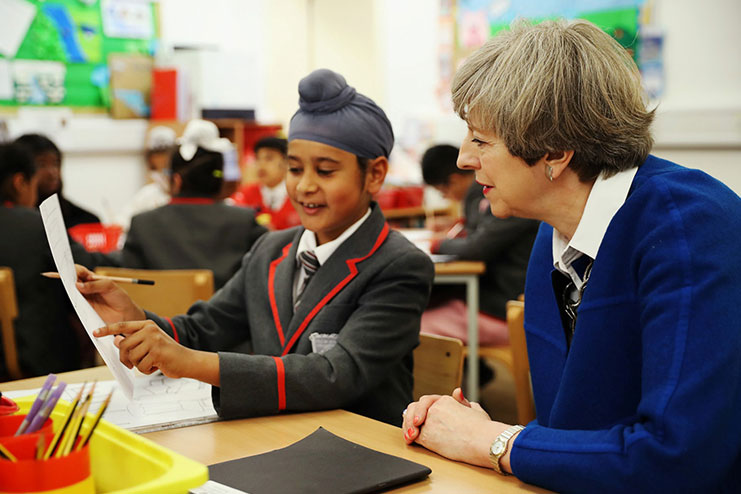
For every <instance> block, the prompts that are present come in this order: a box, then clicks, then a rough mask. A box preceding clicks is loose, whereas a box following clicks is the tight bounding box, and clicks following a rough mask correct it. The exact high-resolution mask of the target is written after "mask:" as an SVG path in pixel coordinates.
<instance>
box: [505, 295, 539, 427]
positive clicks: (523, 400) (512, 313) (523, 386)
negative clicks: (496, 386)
mask: <svg viewBox="0 0 741 494" xmlns="http://www.w3.org/2000/svg"><path fill="white" fill-rule="evenodd" d="M524 323H525V302H524V301H522V300H510V301H509V302H507V326H508V328H509V344H510V348H511V350H512V376H513V377H514V382H515V401H516V402H517V419H518V421H519V423H520V424H527V423H528V422H530V421H532V420H533V419H535V402H534V401H533V391H532V386H531V384H530V361H529V360H528V356H527V344H526V342H525V325H524Z"/></svg>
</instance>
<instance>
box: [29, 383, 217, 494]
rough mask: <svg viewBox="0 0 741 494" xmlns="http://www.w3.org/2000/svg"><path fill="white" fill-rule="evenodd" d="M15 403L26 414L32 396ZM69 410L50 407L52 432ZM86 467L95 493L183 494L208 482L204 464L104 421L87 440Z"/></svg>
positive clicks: (65, 406) (62, 404) (62, 406)
mask: <svg viewBox="0 0 741 494" xmlns="http://www.w3.org/2000/svg"><path fill="white" fill-rule="evenodd" d="M16 402H17V403H18V405H19V406H20V410H19V412H18V413H26V412H27V411H28V409H29V408H30V407H31V404H32V403H33V397H28V398H20V399H18V400H16ZM69 407H70V403H67V402H63V401H60V402H59V403H58V404H57V406H56V407H55V408H54V412H53V413H52V415H51V417H52V420H53V421H54V432H56V430H57V428H58V427H61V422H62V420H64V416H65V415H64V414H65V412H66V411H67V410H68V409H69ZM88 417H89V418H92V414H88ZM91 422H92V421H89V422H88V423H91ZM86 429H87V428H86V427H83V430H86ZM90 468H91V471H92V476H93V479H94V481H95V492H96V494H145V493H146V494H151V493H155V492H156V493H158V494H159V493H163V494H164V493H172V494H175V493H187V492H188V489H190V488H191V487H197V486H199V485H201V484H203V483H204V482H206V481H207V480H208V468H206V466H205V465H203V464H201V463H198V462H196V461H193V460H191V459H189V458H186V457H185V456H183V455H180V454H178V453H175V452H174V451H170V450H169V449H167V448H164V447H162V446H160V445H158V444H155V443H153V442H152V441H150V440H149V439H146V438H144V437H142V436H139V435H137V434H134V433H133V432H129V431H127V430H125V429H122V428H120V427H118V426H116V425H113V424H112V423H110V422H108V421H106V420H101V421H100V423H99V424H98V427H96V428H95V433H94V434H93V437H92V438H91V439H90Z"/></svg>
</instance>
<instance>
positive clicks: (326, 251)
mask: <svg viewBox="0 0 741 494" xmlns="http://www.w3.org/2000/svg"><path fill="white" fill-rule="evenodd" d="M370 214H371V209H370V208H368V211H366V212H365V214H364V215H363V217H362V218H360V219H359V220H358V221H356V222H355V223H353V224H352V225H350V226H349V227H348V228H347V230H345V231H344V232H342V234H341V235H340V236H339V237H337V238H336V239H334V240H332V241H330V242H327V243H326V244H323V245H319V246H317V245H316V235H315V234H314V232H312V231H311V230H304V233H302V234H301V239H300V240H299V242H298V249H297V250H296V260H297V261H298V256H299V255H300V254H301V253H302V252H303V251H305V250H313V251H314V254H316V258H317V260H318V261H319V265H320V266H321V265H322V264H324V263H325V262H326V261H327V259H329V256H331V255H332V254H333V253H334V251H335V250H337V247H339V246H340V245H342V242H344V241H345V240H347V239H348V238H349V237H350V235H352V234H353V233H355V232H356V231H357V229H358V228H360V225H362V224H363V222H365V220H367V219H368V217H369V216H370Z"/></svg>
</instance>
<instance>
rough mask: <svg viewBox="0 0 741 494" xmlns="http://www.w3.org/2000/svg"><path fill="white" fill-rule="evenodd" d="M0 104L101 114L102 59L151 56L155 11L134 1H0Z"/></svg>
mask: <svg viewBox="0 0 741 494" xmlns="http://www.w3.org/2000/svg"><path fill="white" fill-rule="evenodd" d="M0 12H1V13H2V14H4V15H3V17H5V18H6V21H2V20H0V30H3V28H4V27H6V26H4V25H3V24H4V23H8V24H9V26H8V27H11V26H12V31H13V32H9V31H10V30H9V29H6V30H5V31H6V34H0V106H5V107H13V106H20V105H24V106H25V105H32V106H49V105H52V106H55V105H60V106H69V107H77V108H81V107H86V108H90V109H107V108H110V106H111V96H110V90H109V78H110V76H109V74H110V71H109V55H111V54H129V55H146V56H151V55H152V54H153V53H154V50H155V47H156V42H157V38H158V32H157V29H158V27H157V26H158V22H157V9H156V7H155V5H154V4H153V3H152V2H146V1H141V0H46V1H39V0H0Z"/></svg>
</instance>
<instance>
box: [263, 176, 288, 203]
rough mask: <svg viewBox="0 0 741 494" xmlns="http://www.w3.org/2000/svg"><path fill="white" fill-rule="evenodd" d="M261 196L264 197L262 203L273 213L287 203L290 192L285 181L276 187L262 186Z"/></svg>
mask: <svg viewBox="0 0 741 494" xmlns="http://www.w3.org/2000/svg"><path fill="white" fill-rule="evenodd" d="M260 195H262V201H263V202H264V203H265V205H266V206H267V207H269V208H270V209H272V210H273V211H277V210H278V209H280V208H281V206H283V203H284V202H286V197H288V192H287V191H286V181H285V180H283V181H281V183H279V184H278V185H276V186H275V187H267V186H265V185H261V186H260Z"/></svg>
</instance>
